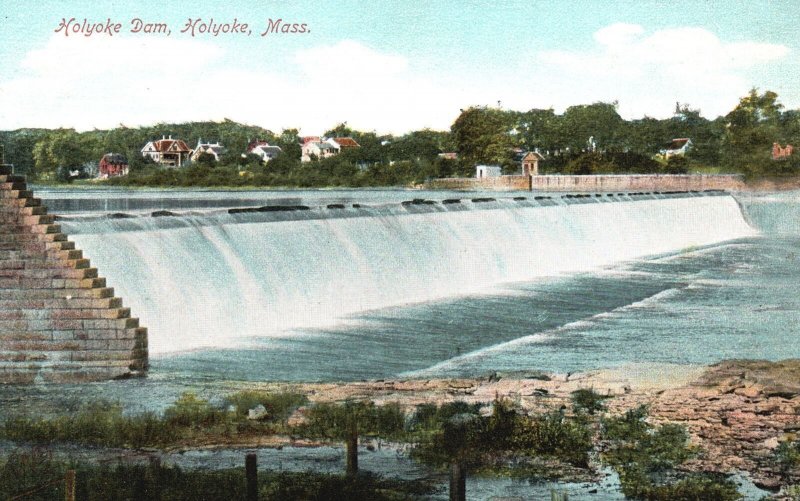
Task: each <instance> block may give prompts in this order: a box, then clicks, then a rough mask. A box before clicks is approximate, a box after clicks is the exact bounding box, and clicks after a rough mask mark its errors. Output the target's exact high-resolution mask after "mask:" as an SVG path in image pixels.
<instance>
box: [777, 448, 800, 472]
mask: <svg viewBox="0 0 800 501" xmlns="http://www.w3.org/2000/svg"><path fill="white" fill-rule="evenodd" d="M775 459H776V461H777V463H778V464H779V465H780V466H781V468H782V469H783V470H784V471H787V470H793V469H795V468H798V467H800V442H797V441H795V440H786V441H783V442H781V443H780V444H778V448H777V449H775Z"/></svg>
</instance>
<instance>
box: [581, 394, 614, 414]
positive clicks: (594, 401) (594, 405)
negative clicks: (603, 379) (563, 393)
mask: <svg viewBox="0 0 800 501" xmlns="http://www.w3.org/2000/svg"><path fill="white" fill-rule="evenodd" d="M571 396H572V408H573V410H574V411H575V413H582V412H585V413H587V414H590V415H594V414H595V413H596V412H602V411H604V410H606V406H605V404H604V403H603V401H604V400H607V399H609V398H611V397H610V396H607V395H601V394H599V393H597V392H596V391H594V390H593V389H591V388H581V389H579V390H575V391H573V392H572V395H571Z"/></svg>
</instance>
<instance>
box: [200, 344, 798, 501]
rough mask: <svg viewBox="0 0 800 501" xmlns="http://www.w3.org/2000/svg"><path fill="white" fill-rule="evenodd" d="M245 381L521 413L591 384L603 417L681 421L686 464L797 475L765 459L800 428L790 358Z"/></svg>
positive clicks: (541, 409) (326, 394)
mask: <svg viewBox="0 0 800 501" xmlns="http://www.w3.org/2000/svg"><path fill="white" fill-rule="evenodd" d="M251 387H252V388H253V389H261V390H265V391H270V392H278V391H284V392H296V393H299V394H304V395H306V396H307V397H308V399H309V401H310V402H311V403H336V402H345V401H352V400H369V401H373V402H375V403H376V404H378V405H381V404H387V403H396V404H399V405H400V406H401V408H403V409H406V410H411V409H413V408H414V407H416V406H419V405H422V404H431V403H432V404H436V405H442V404H446V403H448V402H455V401H463V402H467V403H470V404H481V403H483V404H487V403H490V402H492V401H494V400H496V399H498V398H499V399H509V400H511V401H513V402H514V403H515V404H516V405H517V406H519V407H520V408H521V409H523V410H524V411H525V412H527V413H531V414H534V413H545V412H550V411H554V410H560V409H568V408H569V407H570V405H571V401H572V395H573V393H574V392H575V391H576V390H580V389H591V390H593V391H594V392H596V393H598V394H600V395H602V396H607V397H610V398H608V399H607V400H605V404H606V406H607V413H608V414H609V415H620V414H623V413H624V412H626V411H629V410H631V409H635V408H637V407H639V406H642V405H644V406H646V407H647V408H648V415H649V417H648V420H649V421H651V422H652V423H654V424H664V423H675V424H679V425H683V426H685V427H686V428H687V430H688V432H689V434H690V436H691V441H692V443H693V444H694V445H696V446H698V447H699V448H700V449H701V450H702V453H701V454H700V455H698V456H697V457H696V458H694V459H692V460H690V463H689V467H690V468H691V469H692V470H693V471H705V472H718V473H730V472H734V471H742V472H746V473H747V474H748V475H750V476H751V478H752V479H753V480H754V482H755V483H756V484H757V485H759V486H762V487H765V488H769V489H778V488H779V487H780V486H781V485H787V482H788V483H789V484H794V483H797V482H800V469H798V468H797V466H795V468H794V469H793V470H792V469H789V470H788V471H787V470H785V469H784V470H783V471H782V470H781V467H780V466H779V465H778V464H777V463H776V462H775V453H776V450H777V449H778V447H779V445H780V444H781V443H782V442H786V441H788V440H793V439H794V436H795V434H796V433H797V432H798V431H800V412H799V411H798V410H799V409H800V360H786V361H782V362H765V361H737V360H732V361H725V362H722V363H720V364H715V365H712V366H709V367H702V366H684V365H670V364H655V365H654V364H647V365H629V366H624V367H620V368H616V369H606V370H600V371H592V372H587V373H578V374H550V375H548V374H543V373H542V374H536V373H533V374H509V375H502V374H495V375H492V376H490V377H486V378H480V379H428V380H408V381H402V380H395V381H389V380H386V381H367V382H350V383H302V384H299V383H261V384H255V385H252V386H251ZM304 412H305V410H304V408H301V409H299V410H298V411H297V412H295V414H293V415H292V417H290V418H289V422H290V423H292V424H297V423H300V422H302V420H303V419H304ZM283 440H285V441H284V442H281V439H278V441H277V442H275V439H271V440H264V441H263V442H260V444H261V445H265V446H278V445H288V444H294V445H300V444H299V443H296V442H293V441H292V440H291V439H290V438H288V437H287V438H285V439H283ZM187 445H188V444H187ZM194 445H199V444H194ZM216 445H218V446H224V447H230V446H232V445H239V446H243V445H245V444H241V443H239V444H234V443H224V444H216ZM204 446H206V447H209V446H214V444H209V443H206V444H204Z"/></svg>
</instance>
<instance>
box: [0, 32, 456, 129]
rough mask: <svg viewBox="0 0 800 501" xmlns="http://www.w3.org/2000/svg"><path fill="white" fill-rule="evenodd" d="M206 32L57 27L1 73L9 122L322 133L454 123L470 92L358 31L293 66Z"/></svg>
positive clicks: (3, 117)
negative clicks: (202, 124)
mask: <svg viewBox="0 0 800 501" xmlns="http://www.w3.org/2000/svg"><path fill="white" fill-rule="evenodd" d="M226 56H227V54H226V52H225V50H223V49H222V48H221V47H219V46H217V45H214V44H213V43H209V42H203V41H199V40H176V39H167V38H164V39H142V38H135V37H129V38H124V37H120V38H117V39H111V40H107V41H103V42H102V43H99V42H98V41H97V40H95V39H90V38H86V39H79V38H69V39H67V38H66V37H58V36H54V37H52V38H51V39H50V40H49V42H48V43H47V44H46V45H45V46H44V47H43V48H41V49H37V50H34V51H31V52H30V53H28V54H27V55H26V57H25V58H24V59H23V61H22V67H23V68H24V69H25V72H26V75H25V76H24V77H21V78H17V79H14V80H11V81H7V82H3V83H0V97H2V99H3V101H4V102H5V103H8V104H6V105H4V106H2V107H0V122H2V123H3V124H4V127H6V128H11V127H26V126H31V127H34V126H35V127H59V126H67V127H76V128H78V129H81V130H85V129H91V128H106V127H114V126H116V125H118V124H120V123H124V124H126V125H129V126H134V125H146V124H152V123H156V122H162V121H164V122H180V121H188V120H221V119H223V118H230V119H233V120H239V121H243V122H247V123H252V124H257V125H262V126H265V127H268V128H271V129H273V130H276V131H277V130H280V129H281V128H283V127H301V128H302V129H303V130H304V131H306V132H308V133H320V132H323V131H324V130H325V129H327V128H329V127H332V126H333V125H335V124H337V123H338V122H341V121H348V123H349V124H350V125H352V126H356V127H359V128H362V129H364V130H372V129H376V130H378V131H387V132H405V131H407V130H411V129H415V128H420V127H425V126H429V127H436V128H447V127H449V125H450V123H451V122H452V120H453V119H454V117H455V115H456V114H457V113H458V107H459V106H463V104H462V103H463V102H464V101H463V100H464V99H466V97H465V96H463V94H462V93H460V92H457V91H452V90H447V89H444V88H443V87H442V86H440V85H437V84H435V83H434V82H433V81H432V80H431V79H428V78H425V77H421V76H419V75H415V74H413V73H412V72H411V71H410V69H409V66H410V65H409V61H408V60H407V59H406V58H405V57H403V56H399V55H396V54H387V53H383V52H379V51H376V50H374V49H371V48H369V47H367V46H365V45H363V44H361V43H358V42H356V41H352V40H343V41H340V42H338V43H336V44H334V45H329V46H318V47H313V48H310V49H304V50H300V51H297V52H296V54H295V55H294V57H293V58H289V60H290V63H289V64H290V65H293V66H292V67H290V68H281V69H270V70H260V69H255V68H250V67H242V66H234V65H232V64H229V63H227V62H226Z"/></svg>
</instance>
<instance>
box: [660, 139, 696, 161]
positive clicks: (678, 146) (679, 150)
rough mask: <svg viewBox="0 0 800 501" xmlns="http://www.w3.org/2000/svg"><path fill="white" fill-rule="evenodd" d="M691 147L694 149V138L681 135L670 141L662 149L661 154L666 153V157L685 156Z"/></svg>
mask: <svg viewBox="0 0 800 501" xmlns="http://www.w3.org/2000/svg"><path fill="white" fill-rule="evenodd" d="M690 149H692V140H691V139H689V138H688V137H680V138H678V139H673V140H672V141H670V143H669V145H667V147H666V148H665V149H663V150H661V154H662V155H664V157H665V158H669V157H676V156H683V155H685V154H686V152H687V151H689V150H690Z"/></svg>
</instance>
